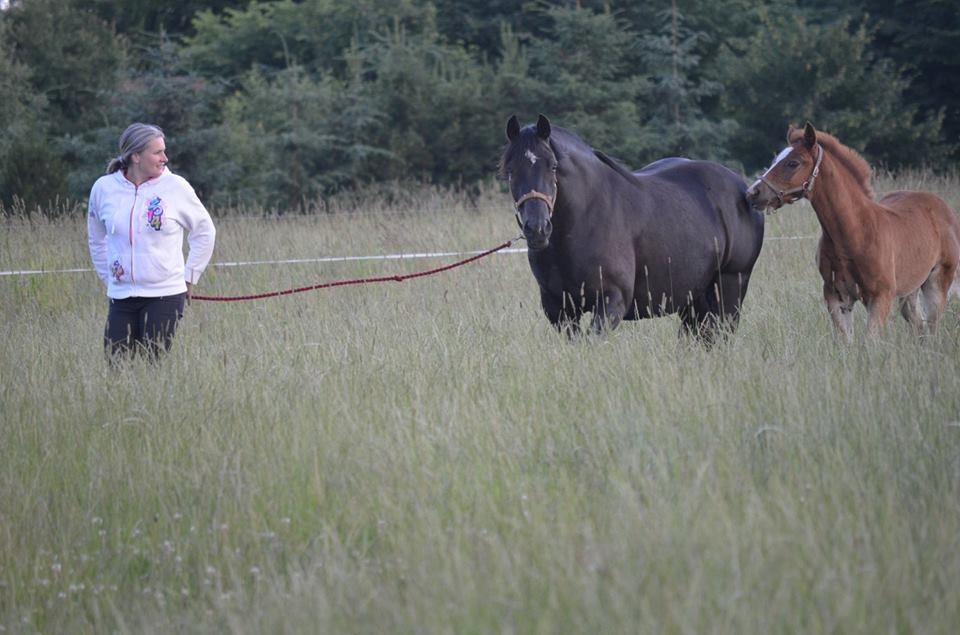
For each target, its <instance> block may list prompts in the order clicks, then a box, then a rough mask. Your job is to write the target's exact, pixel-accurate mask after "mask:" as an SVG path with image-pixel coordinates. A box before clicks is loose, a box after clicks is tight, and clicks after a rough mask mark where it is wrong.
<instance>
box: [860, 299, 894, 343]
mask: <svg viewBox="0 0 960 635" xmlns="http://www.w3.org/2000/svg"><path fill="white" fill-rule="evenodd" d="M893 299H894V298H893V293H890V292H887V291H884V292H882V293H878V294H877V295H875V296H873V297H871V298H870V299H869V300H868V301H867V303H866V304H867V336H868V337H871V338H877V337H879V336H880V334H881V333H882V332H883V327H884V326H886V324H887V318H888V317H889V316H890V307H892V306H893Z"/></svg>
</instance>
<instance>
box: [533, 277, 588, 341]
mask: <svg viewBox="0 0 960 635" xmlns="http://www.w3.org/2000/svg"><path fill="white" fill-rule="evenodd" d="M540 304H541V306H542V307H543V312H544V313H545V314H546V316H547V319H548V320H550V324H552V325H553V327H554V328H555V329H557V331H559V332H560V333H562V334H564V335H566V336H567V337H569V338H571V339H572V338H574V337H576V336H577V335H580V316H581V315H582V314H581V312H580V310H579V308H578V307H577V306H576V305H574V303H573V301H572V299H571V298H570V296H569V295H567V294H564V293H561V294H559V295H556V294H552V293H549V292H548V291H545V290H543V289H541V290H540Z"/></svg>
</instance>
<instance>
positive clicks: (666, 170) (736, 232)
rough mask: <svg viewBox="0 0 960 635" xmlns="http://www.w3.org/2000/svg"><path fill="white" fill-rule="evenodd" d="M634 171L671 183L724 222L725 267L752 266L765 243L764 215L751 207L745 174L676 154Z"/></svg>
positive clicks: (644, 178)
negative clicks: (743, 175) (677, 156)
mask: <svg viewBox="0 0 960 635" xmlns="http://www.w3.org/2000/svg"><path fill="white" fill-rule="evenodd" d="M634 174H635V176H636V177H637V178H638V179H640V180H641V181H647V182H652V181H661V182H666V183H669V184H670V186H671V188H676V189H679V190H682V191H683V192H686V193H687V194H688V195H691V196H693V197H694V198H696V199H697V200H698V201H699V202H700V205H699V207H700V209H701V210H702V212H703V213H704V214H706V215H708V216H710V217H715V218H716V220H718V221H719V222H720V223H721V224H722V225H723V230H724V234H725V237H726V243H727V244H726V245H725V249H724V262H725V265H726V267H725V268H727V269H729V270H731V271H750V270H751V269H752V268H753V265H754V263H755V262H756V260H757V257H758V256H759V254H760V248H761V246H762V244H763V214H762V213H760V212H759V211H757V210H754V209H752V208H751V207H750V204H749V203H748V201H747V197H746V191H747V183H746V181H745V180H744V179H743V177H741V176H740V175H739V174H737V173H736V172H734V171H733V170H730V169H729V168H727V167H725V166H723V165H720V164H719V163H714V162H712V161H695V160H690V159H681V158H676V157H672V158H668V159H661V160H659V161H655V162H654V163H651V164H650V165H648V166H645V167H644V168H642V169H641V170H638V171H637V172H635V173H634Z"/></svg>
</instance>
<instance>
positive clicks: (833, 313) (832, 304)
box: [823, 282, 853, 344]
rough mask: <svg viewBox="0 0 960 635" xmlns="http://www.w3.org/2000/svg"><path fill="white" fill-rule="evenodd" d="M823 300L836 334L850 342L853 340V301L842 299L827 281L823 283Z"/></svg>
mask: <svg viewBox="0 0 960 635" xmlns="http://www.w3.org/2000/svg"><path fill="white" fill-rule="evenodd" d="M823 300H824V302H826V303H827V311H829V312H830V319H831V320H832V321H833V328H834V330H835V331H836V332H837V335H840V336H842V337H843V339H844V341H845V342H846V343H847V344H850V343H851V342H853V303H852V302H848V301H844V299H843V297H842V296H841V295H840V294H839V293H838V292H837V290H836V288H835V287H834V286H833V285H832V284H830V283H828V282H825V283H824V284H823Z"/></svg>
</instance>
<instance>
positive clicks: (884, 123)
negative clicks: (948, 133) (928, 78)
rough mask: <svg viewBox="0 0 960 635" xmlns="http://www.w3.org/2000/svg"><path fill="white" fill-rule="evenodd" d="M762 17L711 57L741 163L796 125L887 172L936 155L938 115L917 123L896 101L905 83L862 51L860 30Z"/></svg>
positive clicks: (751, 162) (864, 39)
mask: <svg viewBox="0 0 960 635" xmlns="http://www.w3.org/2000/svg"><path fill="white" fill-rule="evenodd" d="M762 20H763V28H761V29H760V30H759V31H758V32H757V34H756V35H755V36H754V37H752V38H750V39H748V40H746V41H744V42H736V43H735V42H731V43H729V48H728V49H727V51H726V52H725V53H724V54H723V55H721V56H720V59H719V60H718V65H719V68H722V69H724V70H723V75H722V76H723V77H724V80H725V85H726V90H725V92H724V97H723V100H724V107H725V109H726V112H727V113H728V114H729V116H730V117H732V118H736V120H737V121H738V122H739V123H740V125H741V127H742V129H743V130H744V131H745V134H740V135H737V137H736V138H735V139H734V140H733V142H732V144H731V149H732V151H733V153H734V156H737V157H740V158H741V159H742V161H743V163H744V165H746V166H748V167H749V168H759V167H761V166H762V165H764V164H766V163H768V162H769V159H770V157H772V156H773V155H774V154H775V153H776V151H777V150H779V149H780V148H781V147H782V146H783V139H784V134H785V132H786V127H787V125H788V124H789V123H795V124H802V123H803V121H804V120H811V121H813V122H814V123H815V124H816V125H817V126H818V127H819V128H821V129H823V130H827V131H829V132H832V133H834V134H836V135H837V136H838V137H839V138H840V139H841V140H842V141H843V142H844V143H845V144H847V145H849V146H851V147H853V148H855V149H857V150H860V151H862V152H863V153H864V154H865V155H866V156H867V157H868V158H869V159H871V160H874V161H882V162H884V163H886V164H887V165H889V166H892V167H896V166H900V165H909V164H918V163H923V162H927V161H931V162H932V161H934V160H936V159H939V158H942V157H943V155H944V153H945V151H946V150H947V148H946V147H945V146H944V145H943V144H942V143H940V142H939V140H940V134H939V133H940V122H941V117H942V115H940V114H937V115H934V116H932V117H927V118H924V119H922V120H918V119H917V117H916V114H917V106H916V105H911V104H910V103H909V102H907V101H906V100H905V99H904V91H905V90H906V88H907V86H908V84H909V82H908V80H906V79H904V77H903V76H902V75H901V74H900V73H898V72H897V69H896V68H895V67H894V66H893V65H892V64H891V63H890V62H889V61H888V60H885V59H879V58H877V57H876V56H875V55H874V54H873V53H872V52H871V51H870V42H871V39H870V34H869V32H868V31H867V30H866V28H864V27H863V26H862V25H861V26H860V27H858V28H851V25H850V24H849V22H848V21H847V20H840V21H838V22H834V23H831V24H827V25H817V24H811V23H809V22H808V21H807V20H806V19H804V18H803V17H802V16H800V15H796V16H790V17H784V16H763V17H762Z"/></svg>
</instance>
